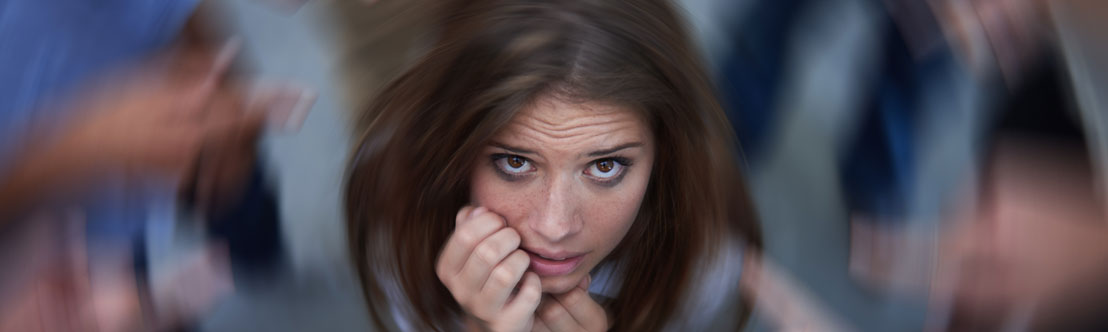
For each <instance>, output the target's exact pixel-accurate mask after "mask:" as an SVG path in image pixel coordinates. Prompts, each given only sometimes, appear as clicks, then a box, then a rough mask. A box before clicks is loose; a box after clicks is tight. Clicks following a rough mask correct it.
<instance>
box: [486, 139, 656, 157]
mask: <svg viewBox="0 0 1108 332" xmlns="http://www.w3.org/2000/svg"><path fill="white" fill-rule="evenodd" d="M490 145H492V146H495V147H498V148H501V149H504V150H507V151H508V152H511V153H515V154H530V155H538V153H536V152H535V151H531V150H527V149H523V148H519V147H515V146H510V145H507V144H503V143H498V142H492V143H490ZM641 146H643V143H642V142H631V143H625V144H620V145H617V146H615V147H612V148H609V149H603V150H596V151H592V152H589V153H588V154H586V156H588V157H600V156H604V155H608V154H612V153H615V152H618V151H620V150H623V149H630V148H637V147H641Z"/></svg>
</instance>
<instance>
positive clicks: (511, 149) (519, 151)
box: [491, 142, 538, 155]
mask: <svg viewBox="0 0 1108 332" xmlns="http://www.w3.org/2000/svg"><path fill="white" fill-rule="evenodd" d="M491 145H492V146H495V147H498V148H501V149H504V150H508V152H511V153H515V154H530V155H538V153H535V151H531V150H527V149H523V148H518V147H514V146H510V145H507V144H503V143H497V142H492V143H491Z"/></svg>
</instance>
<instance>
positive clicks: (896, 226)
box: [0, 0, 1108, 331]
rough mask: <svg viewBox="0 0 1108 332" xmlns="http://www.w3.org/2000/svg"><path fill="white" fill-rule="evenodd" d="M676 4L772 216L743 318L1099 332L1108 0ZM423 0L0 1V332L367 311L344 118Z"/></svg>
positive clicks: (399, 46)
mask: <svg viewBox="0 0 1108 332" xmlns="http://www.w3.org/2000/svg"><path fill="white" fill-rule="evenodd" d="M676 3H677V4H678V6H679V7H680V8H681V9H682V10H683V12H684V14H686V16H685V18H686V21H687V22H688V24H689V29H690V32H691V33H692V34H693V37H694V41H695V43H696V44H697V45H698V46H699V48H700V50H701V52H702V54H703V56H704V64H705V68H706V69H707V70H708V72H709V73H710V75H711V77H712V78H713V79H714V82H715V83H716V87H717V92H718V94H719V96H720V99H721V102H722V103H723V104H724V106H725V109H726V110H727V113H728V116H729V118H730V120H731V122H732V125H733V127H734V128H735V129H736V132H737V133H738V138H739V141H740V145H741V146H742V152H743V162H744V164H743V167H744V168H745V172H746V175H747V176H748V184H749V188H748V190H749V191H750V192H751V194H752V197H753V198H754V201H755V204H756V207H757V209H758V214H759V216H760V217H761V224H762V227H763V230H764V236H765V240H766V241H765V243H766V252H765V253H764V255H765V256H764V258H763V259H764V261H766V265H767V270H768V271H770V272H768V273H769V275H770V278H768V279H770V280H771V281H770V282H769V283H768V284H767V285H765V286H764V287H761V288H760V291H759V294H758V299H757V302H758V304H757V305H756V307H755V313H754V316H753V320H752V321H751V322H750V323H749V324H748V326H747V328H746V329H747V330H749V331H763V330H766V331H774V330H811V331H829V330H851V331H855V330H856V331H948V330H974V331H980V330H986V331H988V330H1005V331H1025V330H1103V329H1104V328H1106V327H1108V319H1105V318H1104V317H1108V315H1106V314H1108V309H1105V308H1108V283H1106V282H1104V280H1106V279H1108V224H1106V218H1105V216H1106V215H1105V212H1106V209H1105V196H1104V188H1105V184H1106V181H1108V180H1106V179H1105V176H1104V171H1105V170H1106V167H1108V100H1105V96H1108V49H1106V48H1108V43H1106V41H1108V40H1106V38H1108V36H1105V34H1104V33H1103V31H1108V26H1105V25H1106V24H1108V20H1105V19H1104V18H1106V17H1108V3H1106V2H1103V1H1098V0H1053V1H1050V0H764V1H763V0H683V1H677V2H676ZM437 4H438V1H436V0H404V1H398V0H204V1H201V0H142V1H138V0H111V1H83V0H0V264H2V265H0V266H3V269H0V271H3V272H2V273H0V331H85V330H104V331H133V330H150V329H154V330H179V329H180V330H200V331H365V330H369V329H370V325H371V324H370V321H369V318H368V316H367V311H366V307H365V305H364V304H363V302H362V297H361V292H360V290H359V289H358V285H357V280H356V277H355V276H354V273H353V272H352V269H351V267H350V265H349V262H348V258H347V254H346V244H345V241H346V240H345V239H346V237H345V230H344V228H345V226H344V222H343V216H342V214H341V212H340V211H342V210H343V209H342V201H341V193H342V190H343V188H344V171H345V166H346V163H347V161H348V158H349V156H348V152H349V150H350V139H351V135H352V134H351V130H352V123H353V122H354V119H355V116H354V112H356V110H358V109H360V108H362V107H364V106H365V105H366V104H367V103H368V102H370V101H371V100H372V97H373V95H374V92H375V91H376V90H377V89H379V88H381V87H382V86H383V85H384V84H386V83H387V82H388V81H389V80H390V79H391V78H393V77H395V76H396V75H398V74H400V73H402V72H403V71H404V69H405V68H407V67H408V66H410V65H412V64H413V62H414V61H415V60H416V59H417V58H418V57H420V56H421V55H422V54H423V52H425V51H427V49H428V48H429V46H430V45H431V43H432V42H433V41H434V40H435V38H436V37H437V35H438V34H439V33H440V31H439V30H438V29H437V28H436V26H434V22H435V20H434V12H433V10H432V8H434V7H435V6H436V5H437ZM150 110H158V111H150ZM213 110H215V111H213Z"/></svg>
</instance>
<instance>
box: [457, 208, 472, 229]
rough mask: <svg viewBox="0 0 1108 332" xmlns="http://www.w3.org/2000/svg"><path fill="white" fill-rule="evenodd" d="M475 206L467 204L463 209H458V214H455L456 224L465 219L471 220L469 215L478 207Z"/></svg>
mask: <svg viewBox="0 0 1108 332" xmlns="http://www.w3.org/2000/svg"><path fill="white" fill-rule="evenodd" d="M476 208H477V207H475V206H470V205H466V206H463V207H462V208H461V209H458V214H457V215H455V216H454V226H455V227H457V226H458V225H461V224H462V222H463V221H466V220H469V215H470V214H471V213H473V210H474V209H476Z"/></svg>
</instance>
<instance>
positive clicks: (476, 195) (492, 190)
mask: <svg viewBox="0 0 1108 332" xmlns="http://www.w3.org/2000/svg"><path fill="white" fill-rule="evenodd" d="M470 180H471V182H470V183H471V186H470V202H469V203H470V204H471V205H474V206H484V207H486V208H488V209H489V210H490V211H493V212H495V213H497V214H499V215H500V216H502V217H504V218H505V219H507V220H508V222H509V223H512V222H515V221H517V220H523V217H524V216H526V213H527V211H528V208H527V207H528V206H530V204H529V203H528V199H527V198H528V197H529V196H528V194H527V192H526V188H519V187H518V186H514V187H513V186H512V183H509V182H506V181H504V180H502V179H500V176H498V175H497V174H496V171H493V170H490V169H489V167H477V169H476V170H474V172H473V175H472V176H471V177H470ZM513 226H514V225H513Z"/></svg>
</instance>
